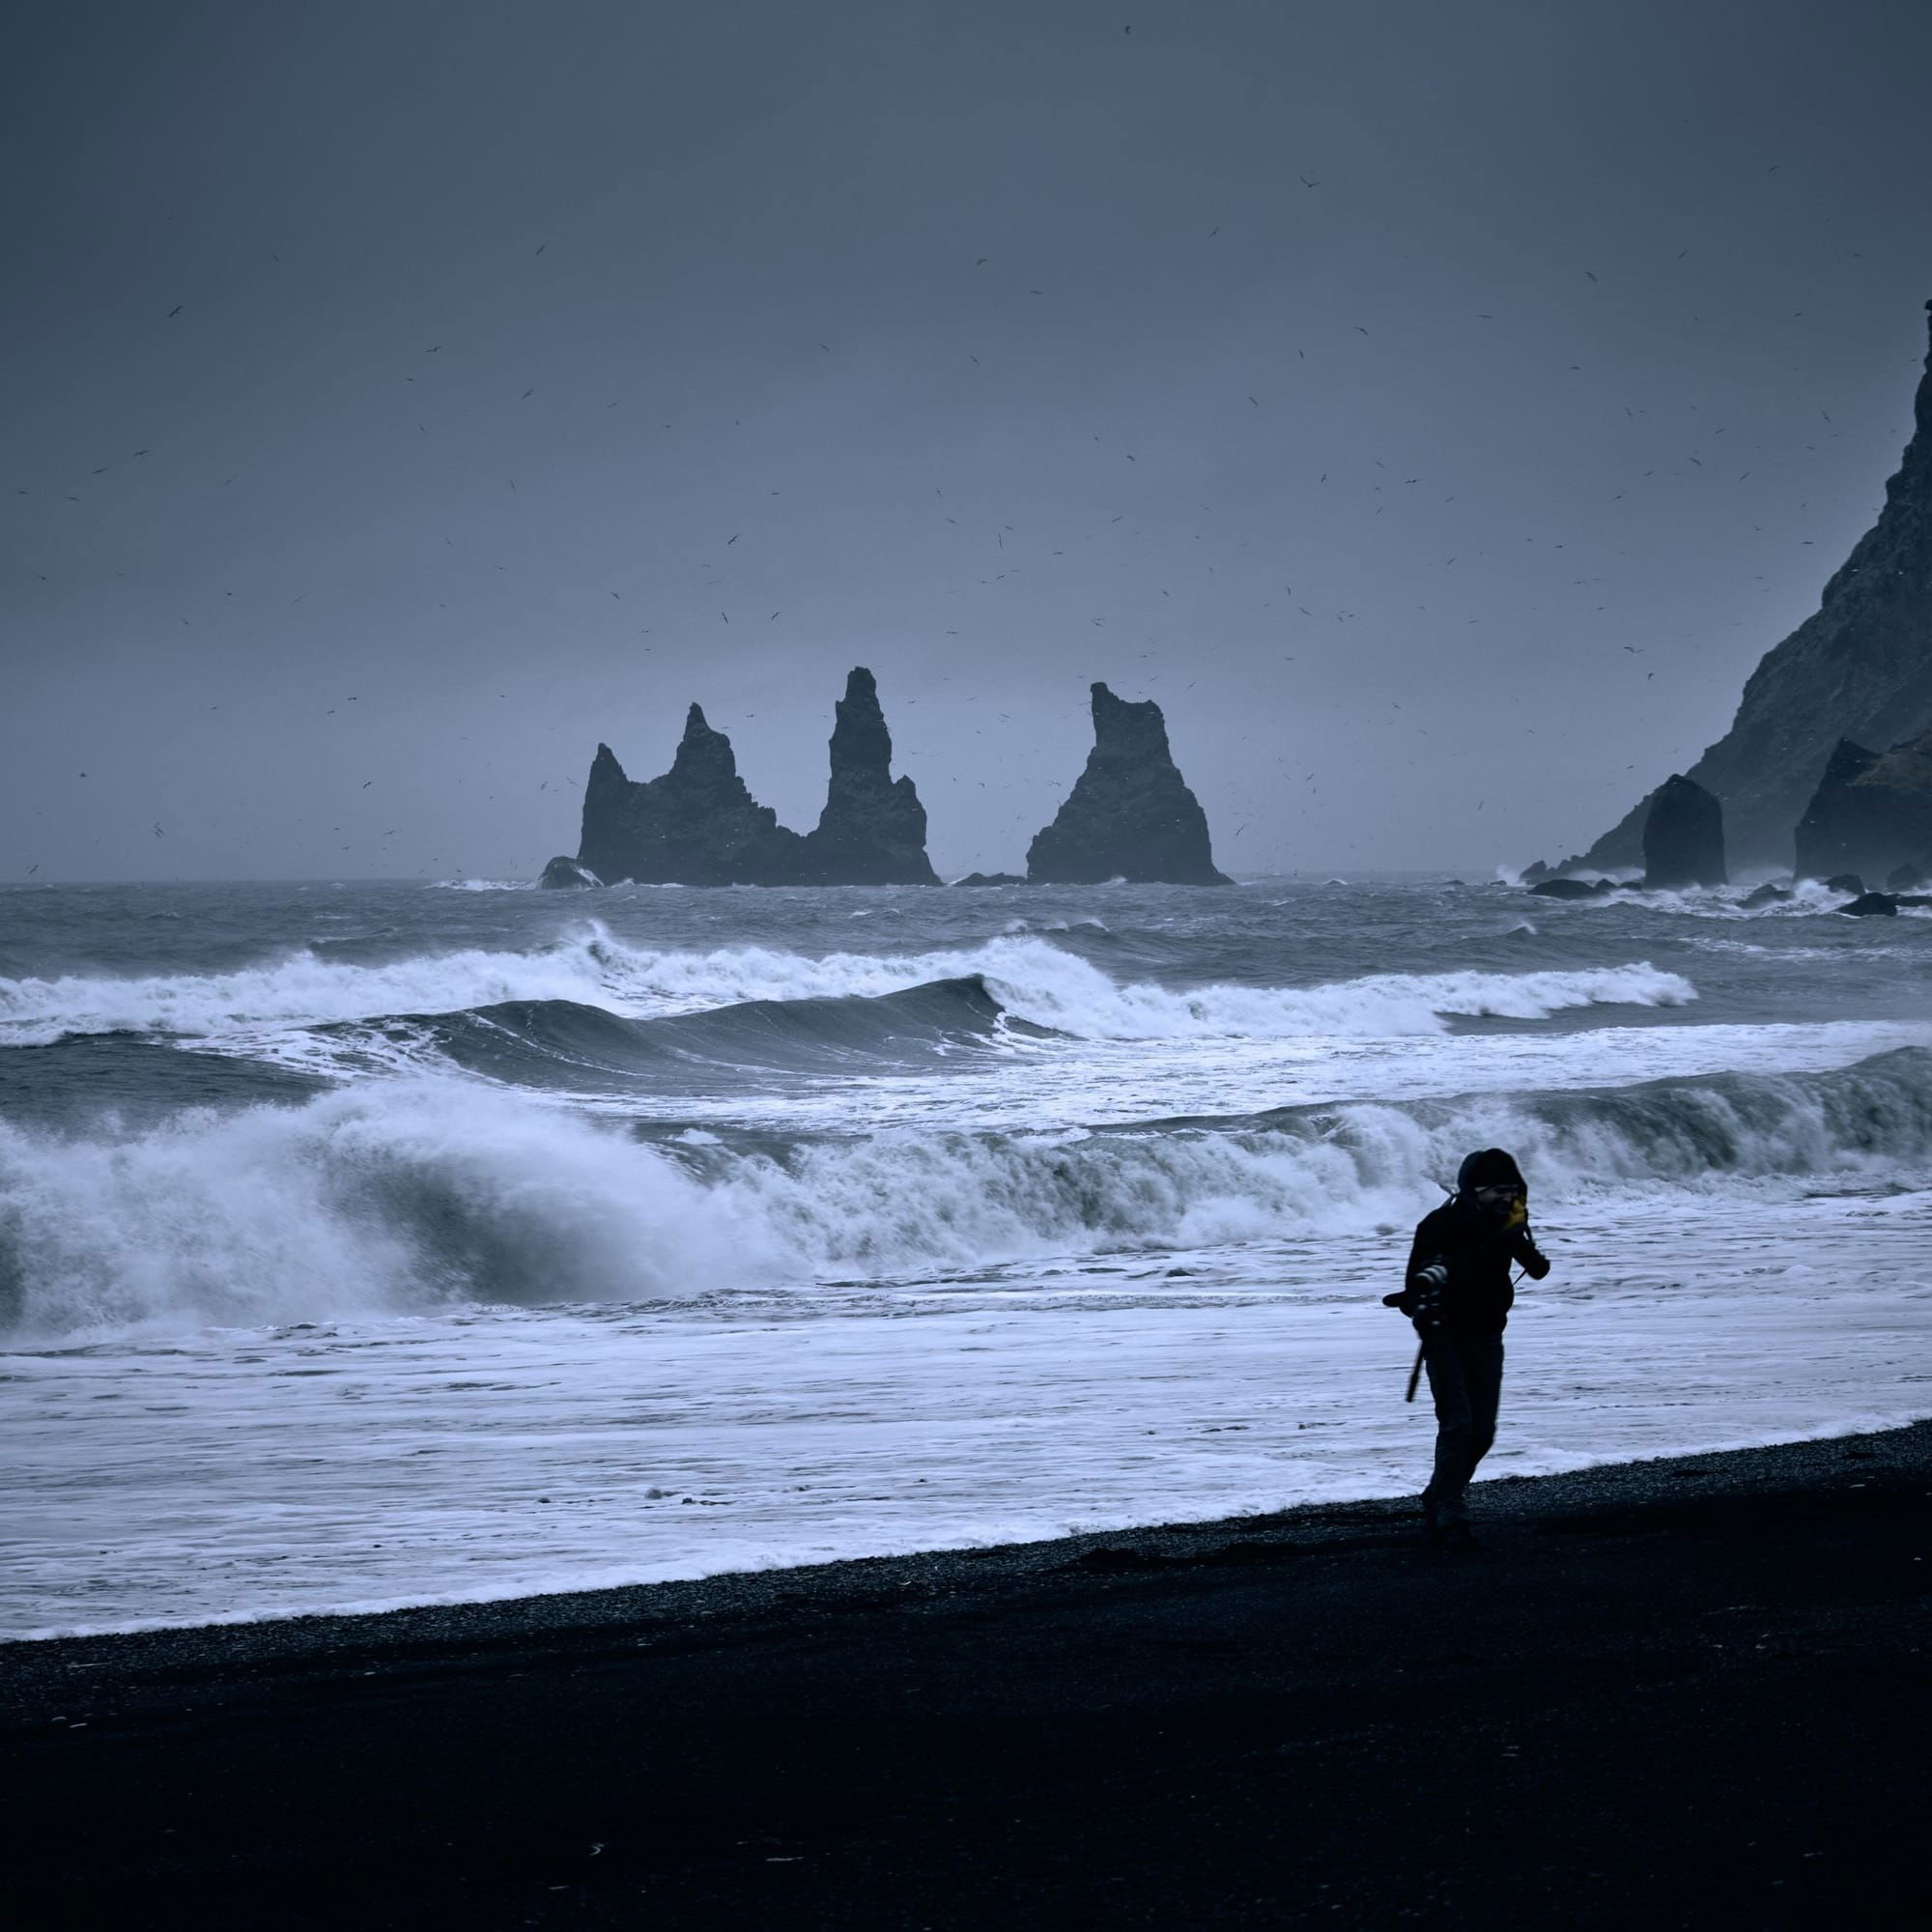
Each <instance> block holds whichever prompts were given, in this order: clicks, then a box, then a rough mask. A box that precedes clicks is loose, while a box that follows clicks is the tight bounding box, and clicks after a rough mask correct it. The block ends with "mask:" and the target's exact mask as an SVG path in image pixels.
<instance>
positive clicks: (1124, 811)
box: [1027, 684, 1229, 886]
mask: <svg viewBox="0 0 1932 1932" xmlns="http://www.w3.org/2000/svg"><path fill="white" fill-rule="evenodd" d="M1093 701H1094V749H1093V750H1092V751H1091V752H1090V753H1088V754H1087V764H1086V768H1085V770H1083V771H1082V772H1081V774H1080V777H1079V779H1078V780H1077V781H1075V783H1074V786H1073V789H1072V790H1071V791H1070V792H1068V793H1067V795H1066V798H1065V802H1064V803H1063V804H1062V806H1061V808H1060V810H1059V811H1058V812H1056V813H1055V814H1054V819H1053V823H1052V824H1051V825H1048V826H1046V827H1045V828H1044V829H1043V830H1041V831H1039V832H1037V833H1036V834H1035V835H1034V840H1033V843H1032V844H1031V845H1030V846H1028V848H1027V879H1028V882H1029V883H1030V884H1033V885H1055V886H1096V885H1104V884H1105V883H1106V882H1107V881H1108V880H1110V879H1125V880H1128V881H1129V882H1131V883H1134V884H1151V883H1162V884H1167V885H1177V886H1225V885H1227V884H1228V883H1229V881H1228V879H1227V877H1226V876H1225V875H1224V874H1223V873H1221V872H1218V871H1216V870H1215V869H1214V858H1213V854H1212V852H1211V851H1210V849H1209V844H1208V814H1207V813H1206V812H1204V811H1203V810H1201V802H1200V801H1199V800H1198V799H1197V798H1196V797H1195V796H1194V794H1193V793H1192V792H1191V791H1190V790H1189V789H1188V788H1187V781H1185V780H1184V779H1183V778H1182V777H1181V776H1180V773H1179V770H1178V769H1177V767H1176V765H1175V762H1174V754H1173V753H1171V752H1170V751H1169V750H1168V745H1167V723H1166V721H1165V720H1164V719H1163V718H1162V717H1161V715H1160V706H1159V705H1158V704H1156V703H1154V701H1153V700H1152V699H1151V698H1148V699H1147V700H1145V701H1144V702H1142V703H1139V704H1129V703H1127V702H1126V701H1125V700H1124V699H1123V698H1119V697H1116V696H1114V694H1113V693H1112V692H1111V691H1109V690H1108V689H1107V687H1106V686H1105V685H1104V684H1096V685H1094V688H1093Z"/></svg>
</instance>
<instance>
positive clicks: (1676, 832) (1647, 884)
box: [1643, 772, 1727, 892]
mask: <svg viewBox="0 0 1932 1932" xmlns="http://www.w3.org/2000/svg"><path fill="white" fill-rule="evenodd" d="M1643 883H1644V889H1645V891H1647V892H1666V891H1670V890H1672V889H1674V888H1676V887H1679V886H1721V885H1724V884H1726V883H1727V875H1726V873H1725V870H1724V808H1723V807H1722V806H1721V805H1719V803H1718V801H1717V800H1716V799H1715V798H1713V797H1712V796H1711V794H1710V793H1709V792H1707V791H1706V790H1705V789H1704V787H1703V786H1702V785H1700V784H1694V783H1692V782H1691V781H1690V780H1689V779H1687V778H1684V777H1683V776H1681V775H1680V774H1678V773H1676V772H1673V773H1671V775H1670V776H1669V777H1668V778H1667V779H1665V780H1664V781H1663V782H1662V784H1661V785H1659V786H1658V788H1657V790H1656V791H1655V792H1653V793H1652V794H1651V802H1650V810H1649V811H1648V812H1647V813H1646V814H1645V816H1644V821H1643Z"/></svg>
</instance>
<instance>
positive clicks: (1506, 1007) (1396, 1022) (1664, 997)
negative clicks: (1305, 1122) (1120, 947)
mask: <svg viewBox="0 0 1932 1932" xmlns="http://www.w3.org/2000/svg"><path fill="white" fill-rule="evenodd" d="M949 980H950V981H962V980H980V981H981V982H982V983H983V984H984V986H985V987H986V989H987V991H988V993H989V995H990V996H991V998H992V999H994V1000H995V1001H996V1002H997V1003H998V1004H999V1006H1000V1007H1001V1008H1002V1009H1003V1010H1004V1011H1006V1012H1007V1013H1008V1014H1009V1015H1010V1016H1011V1017H1012V1018H1014V1019H1017V1020H1024V1021H1027V1022H1029V1023H1031V1024H1033V1025H1035V1026H1039V1027H1046V1028H1050V1029H1052V1030H1053V1031H1055V1032H1060V1033H1070V1034H1076V1035H1079V1036H1081V1037H1086V1038H1092V1039H1171V1038H1190V1037H1191V1038H1213V1037H1236V1038H1243V1037H1245V1038H1280V1037H1292V1036H1296V1035H1303V1034H1349V1035H1373V1034H1406V1033H1432V1032H1437V1031H1440V1030H1441V1027H1442V1024H1443V1020H1442V1016H1443V1015H1444V1014H1470V1015H1474V1014H1492V1015H1497V1016H1500V1017H1505V1018H1513V1019H1540V1018H1544V1017H1547V1016H1548V1015H1549V1014H1551V1013H1556V1012H1560V1011H1563V1010H1565V1009H1571V1008H1577V1007H1587V1006H1593V1005H1631V1006H1645V1007H1659V1006H1675V1005H1678V1004H1681V1003H1682V1002H1685V1001H1688V1000H1691V999H1694V998H1695V997H1696V992H1695V989H1694V988H1693V987H1692V986H1691V984H1690V981H1689V980H1685V979H1684V978H1682V977H1681V976H1680V975H1678V974H1675V973H1666V972H1662V971H1660V970H1659V969H1657V968H1656V967H1654V966H1652V965H1650V964H1649V963H1648V962H1647V961H1635V962H1633V963H1631V964H1628V965H1619V966H1604V967H1577V968H1569V969H1552V970H1548V971H1545V972H1532V973H1484V972H1462V973H1435V974H1404V973H1389V974H1376V975H1371V976H1369V977H1367V978H1363V979H1354V980H1340V981H1336V982H1334V983H1331V984H1327V985H1316V986H1291V987H1282V986H1245V985H1231V984H1215V985H1203V986H1196V987H1193V988H1186V989H1175V988H1170V987H1164V986H1158V985H1152V984H1145V983H1133V982H1126V983H1122V982H1121V981H1118V980H1113V979H1110V978H1109V977H1108V976H1107V974H1105V973H1104V972H1102V971H1101V970H1100V969H1099V968H1098V967H1097V966H1094V965H1092V964H1090V963H1089V962H1088V961H1087V960H1085V959H1082V958H1081V957H1079V956H1078V955H1077V954H1076V953H1073V952H1066V951H1064V950H1063V949H1062V948H1060V947H1057V946H1055V945H1053V944H1052V943H1051V942H1049V941H1047V940H1045V939H1042V938H1038V937H1035V936H1029V935H1010V936H1006V937H1002V938H998V939H994V940H991V941H988V942H987V943H985V944H983V945H980V946H975V947H971V948H967V949H962V950H956V951H946V952H909V953H904V954H891V953H883V954H882V953H867V952H833V953H827V954H824V955H822V956H816V957H814V956H810V955H807V954H802V953H796V952H781V951H776V950H772V949H767V948H763V947H755V946H741V947H728V948H723V949H718V950H715V951H710V952H695V951H694V952H670V951H667V952H652V951H648V950H645V949H641V948H637V947H631V946H627V945H624V944H623V943H621V942H620V941H618V940H615V939H612V938H611V936H610V934H609V933H608V932H606V931H604V930H603V929H602V928H601V927H598V926H595V925H592V926H590V927H589V928H587V929H586V930H584V931H582V932H580V933H578V934H575V935H573V936H571V937H568V938H566V939H562V940H559V941H557V942H556V943H555V944H554V945H552V946H547V947H543V948H539V949H536V950H533V951H530V952H483V951H465V952H440V953H425V954H420V955H416V956H412V957H410V958H406V959H400V960H396V961H393V962H389V963H385V964H378V965H365V964H357V963H354V962H350V961H345V960H340V959H332V958H328V957H325V956H321V955H319V954H318V953H317V952H314V951H312V950H304V951H302V952H296V953H293V954H290V955H289V956H287V957H285V958H282V959H279V960H276V961H274V962H272V963H270V964H265V965H262V966H255V967H248V968H245V969H242V970H240V971H236V972H230V973H213V974H185V975H177V976H170V977H157V978H147V979H141V978H128V979H110V978H85V977H78V976H69V977H64V978H60V979H16V980H0V1045H13V1046H27V1045H40V1044H46V1043H49V1042H51V1041H53V1040H56V1039H59V1038H61V1037H64V1036H67V1035H71V1034H99V1033H137V1034H170V1035H176V1036H182V1037H189V1038H201V1039H207V1038H213V1037H219V1036H221V1035H223V1034H228V1033H235V1032H238V1031H242V1030H246V1029H259V1028H262V1027H265V1026H326V1025H329V1024H334V1023H339V1022H343V1021H351V1020H372V1019H379V1018H382V1017H384V1016H387V1015H395V1014H412V1013H413V1014H420V1013H451V1012H457V1011H464V1010H471V1009H479V1008H487V1007H495V1006H501V1005H504V1004H506V1003H509V1002H514V1001H569V1002H571V1003H573V1004H575V1005H578V1006H583V1007H596V1008H601V1009H605V1010H607V1011H611V1012H616V1013H618V1014H622V1015H625V1016H627V1017H632V1018H639V1017H649V1016H652V1015H658V1014H669V1013H678V1012H694V1011H698V1010H701V1009H710V1008H720V1007H744V1006H750V1005H753V1004H756V1003H761V1002H762V1003H772V1002H782V1001H797V1000H819V1001H824V1000H841V999H876V998H878V997H880V996H881V995H885V994H891V993H899V992H905V991H908V990H910V989H912V988H915V987H919V986H923V985H929V984H931V983H932V982H935V981H949Z"/></svg>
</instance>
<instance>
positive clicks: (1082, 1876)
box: [0, 1421, 1932, 1932]
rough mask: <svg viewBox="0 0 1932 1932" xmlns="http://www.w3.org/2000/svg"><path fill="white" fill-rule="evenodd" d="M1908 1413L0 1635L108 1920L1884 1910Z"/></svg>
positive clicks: (1902, 1915)
mask: <svg viewBox="0 0 1932 1932" xmlns="http://www.w3.org/2000/svg"><path fill="white" fill-rule="evenodd" d="M1928 1497H1932V1421H1923V1422H1918V1423H1915V1424H1911V1425H1908V1426H1906V1427H1904V1428H1900V1429H1891V1430H1887V1431H1884V1432H1879V1433H1873V1434H1865V1435H1843V1436H1833V1437H1824V1438H1814V1439H1811V1440H1807V1441H1804V1442H1799V1443H1789V1444H1779V1445H1774V1446H1769V1447H1764V1448H1756V1449H1745V1450H1728V1451H1723V1452H1719V1453H1717V1454H1712V1455H1706V1456H1695V1457H1672V1458H1666V1459H1661V1460H1659V1461H1655V1462H1645V1463H1608V1464H1600V1465H1596V1466H1594V1467H1591V1468H1588V1469H1582V1470H1577V1471H1573V1472H1570V1473H1568V1474H1564V1475H1556V1476H1527V1477H1505V1478H1499V1479H1496V1480H1494V1481H1492V1482H1488V1483H1484V1484H1481V1485H1479V1486H1478V1487H1477V1489H1476V1491H1475V1492H1474V1493H1473V1496H1472V1502H1473V1505H1474V1515H1475V1517H1476V1520H1477V1523H1478V1527H1479V1530H1480V1531H1481V1532H1482V1533H1483V1535H1484V1538H1485V1543H1486V1545H1487V1548H1486V1549H1485V1550H1484V1552H1483V1553H1481V1554H1479V1555H1476V1556H1474V1557H1467V1558H1458V1557H1449V1556H1444V1555H1442V1554H1440V1553H1438V1552H1435V1551H1433V1550H1430V1549H1429V1548H1426V1547H1424V1546H1423V1545H1422V1544H1421V1543H1420V1540H1419V1537H1418V1533H1417V1527H1416V1521H1415V1516H1414V1508H1413V1504H1412V1502H1411V1501H1408V1500H1401V1501H1386V1502H1376V1501H1371V1502H1361V1503H1343V1504H1323V1505H1313V1506H1309V1507H1306V1508H1299V1509H1291V1510H1287V1511H1283V1512H1281V1513H1279V1514H1277V1515H1273V1516H1267V1517H1249V1518H1236V1519H1232V1520H1223V1521H1220V1522H1208V1523H1185V1524H1168V1525H1162V1526H1158V1527H1151V1528H1147V1529H1141V1530H1133V1531H1108V1532H1101V1533H1097V1534H1092V1535H1086V1536H1079V1537H1070V1538H1061V1539H1057V1540H1054V1541H1051V1542H1044V1543H1037V1544H1019V1545H1006V1546H1000V1547H997V1548H990V1549H986V1550H980V1551H973V1552H960V1551H955V1552H948V1553H939V1554H931V1555H921V1556H900V1557H876V1558H867V1559H862V1560H859V1561H853V1562H844V1563H834V1564H824V1565H819V1566H814V1567H810V1568H804V1569H795V1570H784V1571H765V1572H752V1573H744V1574H740V1575H735V1576H729V1577H710V1578H705V1579H701V1580H697V1581H692V1582H683V1583H659V1584H646V1585H638V1586H632V1587H629V1588H622V1589H615V1590H602V1591H589V1592H581V1593H575V1594H571V1595H564V1596H556V1597H538V1598H523V1599H512V1600H508V1601H504V1602H498V1603H493V1604H488V1605H426V1606H419V1607H416V1608H412V1609H402V1610H391V1611H384V1612H380V1613H376V1614H373V1615H366V1616H359V1617H303V1618H294V1619H287V1620H278V1621H275V1622H264V1623H250V1624H231V1625H204V1626H197V1627H192V1628H185V1629H170V1630H164V1631H154V1632H145V1633H139V1634H128V1635H117V1636H99V1637H80V1638H56V1639H43V1640H36V1641H26V1642H16V1643H12V1644H8V1645H6V1646H0V1662H4V1664H5V1665H6V1668H5V1670H4V1671H0V1755H4V1763H5V1768H6V1771H7V1773H8V1774H9V1775H10V1789H12V1790H13V1791H14V1792H15V1793H17V1794H18V1796H17V1797H16V1799H15V1800H14V1801H13V1802H12V1803H11V1804H10V1805H9V1806H8V1807H7V1808H6V1810H5V1812H4V1813H0V1899H4V1900H6V1901H8V1902H9V1903H11V1904H12V1906H13V1907H14V1921H13V1922H17V1923H20V1924H22V1925H24V1926H28V1927H32V1928H35V1929H36V1932H38V1929H39V1928H41V1927H49V1928H52V1927H60V1926H66V1925H70V1924H71V1925H74V1926H77V1927H78V1926H84V1925H92V1924H97V1923H102V1922H110V1920H111V1921H112V1922H117V1923H121V1924H124V1925H129V1926H139V1925H153V1926H156V1927H159V1926H175V1925H180V1926H187V1925H194V1926H196V1927H197V1928H227V1927H233V1928H236V1932H241V1928H244V1927H245V1928H248V1932H254V1928H256V1927H263V1926H290V1927H296V1926H300V1927H321V1926H324V1925H332V1924H342V1923H351V1922H353V1923H357V1924H369V1925H379V1926H380V1925H397V1926H405V1925H407V1926H426V1927H427V1926H441V1925H448V1926H451V1927H455V1926H458V1925H461V1926H464V1927H466V1928H469V1927H491V1926H496V1925H499V1924H501V1925H507V1926H522V1925H538V1926H542V1927H547V1928H548V1927H565V1926H582V1927H596V1926H606V1925H609V1926H613V1927H614V1926H620V1925H630V1924H634V1923H639V1922H650V1923H652V1924H654V1925H671V1926H678V1925H686V1924H689V1925H693V1926H696V1925H704V1926H717V1925H725V1926H737V1925H744V1926H764V1925H769V1924H775V1923H785V1924H787V1925H804V1926H818V1925H824V1926H827V1927H831V1926H840V1927H851V1926H867V1927H870V1926H880V1927H888V1926H890V1927H899V1926H905V1927H920V1926H924V1927H931V1928H938V1927H947V1928H952V1927H958V1928H960V1932H967V1928H971V1927H976V1926H980V1925H985V1924H991V1923H997V1924H1001V1925H1027V1926H1031V1925H1039V1926H1042V1927H1044V1926H1051V1925H1057V1924H1065V1923H1069V1922H1098V1923H1107V1924H1112V1923H1120V1924H1150V1925H1183V1924H1184V1925H1190V1926H1191V1925H1194V1924H1216V1925H1219V1924H1239V1925H1255V1926H1264V1925H1266V1926H1275V1925H1283V1924H1288V1925H1300V1924H1304V1923H1305V1924H1311V1925H1312V1924H1316V1923H1322V1924H1335V1923H1338V1922H1339V1923H1350V1924H1381V1923H1395V1922H1399V1921H1403V1920H1406V1919H1413V1918H1422V1919H1423V1920H1425V1921H1426V1922H1434V1923H1462V1922H1464V1921H1465V1920H1466V1921H1468V1922H1475V1921H1476V1920H1478V1919H1481V1920H1484V1921H1485V1922H1489V1923H1496V1924H1522V1925H1538V1924H1546V1923H1552V1922H1565V1923H1574V1924H1587V1925H1593V1926H1594V1925H1602V1926H1605V1927H1610V1926H1619V1925H1627V1924H1630V1923H1634V1922H1645V1923H1649V1922H1653V1921H1654V1922H1657V1923H1659V1924H1664V1925H1676V1924H1682V1925H1686V1926H1690V1925H1692V1924H1695V1925H1698V1926H1700V1927H1701V1926H1708V1925H1713V1924H1717V1925H1731V1924H1737V1925H1752V1926H1781V1925H1786V1924H1793V1925H1796V1924H1801V1923H1807V1924H1808V1923H1813V1922H1830V1921H1832V1920H1833V1919H1835V1920H1836V1921H1837V1922H1858V1923H1869V1924H1873V1925H1878V1926H1886V1925H1899V1926H1904V1925H1907V1924H1910V1923H1915V1922H1923V1921H1922V1915H1923V1914H1924V1913H1925V1912H1926V1910H1927V1909H1928V1908H1932V1889H1928V1887H1927V1883H1926V1880H1925V1878H1924V1877H1923V1876H1922V1874H1921V1873H1920V1872H1919V1870H1918V1867H1917V1864H1916V1862H1915V1860H1914V1858H1913V1857H1912V1855H1911V1848H1910V1846H1909V1844H1908V1843H1907V1842H1905V1841H1906V1840H1907V1839H1908V1838H1909V1835H1910V1834H1909V1833H1905V1832H1902V1831H1901V1830H1900V1829H1899V1811H1898V1804H1899V1799H1900V1797H1901V1795H1902V1794H1904V1793H1908V1792H1909V1791H1910V1790H1912V1789H1914V1788H1916V1784H1917V1781H1918V1775H1919V1772H1918V1767H1919V1763H1920V1760H1921V1757H1922V1740H1921V1736H1920V1733H1921V1731H1922V1712H1923V1710H1924V1709H1925V1708H1926V1694H1927V1692H1928V1691H1932V1663H1928V1660H1927V1654H1926V1653H1927V1642H1926V1630H1927V1622H1926V1614H1925V1613H1926V1607H1927V1601H1926V1600H1927V1597H1928V1594H1932V1580H1928V1579H1932V1504H1929V1503H1928Z"/></svg>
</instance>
